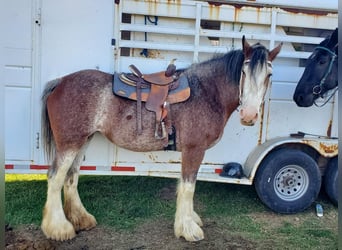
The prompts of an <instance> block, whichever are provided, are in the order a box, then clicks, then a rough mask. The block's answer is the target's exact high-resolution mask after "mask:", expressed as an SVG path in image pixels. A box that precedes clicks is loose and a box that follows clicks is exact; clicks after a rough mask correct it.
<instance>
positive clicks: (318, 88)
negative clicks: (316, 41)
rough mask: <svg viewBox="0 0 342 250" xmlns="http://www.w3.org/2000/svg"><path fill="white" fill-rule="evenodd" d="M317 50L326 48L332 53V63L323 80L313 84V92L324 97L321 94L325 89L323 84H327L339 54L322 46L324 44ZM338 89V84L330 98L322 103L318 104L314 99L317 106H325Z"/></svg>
mask: <svg viewBox="0 0 342 250" xmlns="http://www.w3.org/2000/svg"><path fill="white" fill-rule="evenodd" d="M315 50H324V51H327V52H328V53H329V54H330V55H331V59H330V63H329V67H328V69H327V71H326V72H325V74H324V76H323V78H322V80H321V81H320V82H319V84H317V85H315V86H313V88H312V93H313V94H314V95H320V96H321V97H323V95H321V93H322V89H323V86H324V84H325V81H326V79H327V77H328V75H329V74H330V73H331V70H332V67H333V64H334V62H335V60H336V58H337V55H336V53H335V52H333V51H332V50H330V49H328V48H326V47H322V46H318V47H316V48H315ZM337 89H338V86H336V87H335V88H334V90H333V92H332V94H331V95H330V96H329V98H328V99H327V100H326V101H325V102H324V103H323V104H322V105H317V103H316V101H314V104H315V105H316V106H317V107H322V106H324V105H325V104H326V103H327V102H329V101H330V99H331V98H332V97H333V96H334V95H335V93H336V91H337Z"/></svg>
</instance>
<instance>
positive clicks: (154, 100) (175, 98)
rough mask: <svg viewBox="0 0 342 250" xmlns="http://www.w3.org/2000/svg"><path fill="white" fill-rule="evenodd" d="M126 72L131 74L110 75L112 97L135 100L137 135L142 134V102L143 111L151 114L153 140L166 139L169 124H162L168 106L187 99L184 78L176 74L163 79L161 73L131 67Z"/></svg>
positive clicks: (186, 85) (187, 88)
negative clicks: (128, 71) (111, 77)
mask: <svg viewBox="0 0 342 250" xmlns="http://www.w3.org/2000/svg"><path fill="white" fill-rule="evenodd" d="M129 69H130V71H131V72H132V73H115V74H114V81H113V92H114V94H116V95H118V96H121V97H125V98H128V99H131V100H135V101H137V131H138V134H141V133H142V117H141V108H142V104H141V103H142V102H145V108H146V109H147V110H149V111H152V112H155V122H156V129H155V138H156V139H165V138H167V137H168V133H170V131H171V130H172V129H171V125H170V124H171V122H170V121H168V124H167V128H166V125H165V120H166V118H167V115H168V114H169V113H170V109H169V105H170V104H173V103H178V102H183V101H185V100H187V99H188V98H189V96H190V88H189V84H188V80H187V77H186V76H185V75H183V74H181V73H179V72H175V73H174V74H172V75H171V76H165V71H160V72H157V73H152V74H142V73H141V72H140V70H138V68H137V67H136V66H134V65H130V66H129ZM169 116H170V115H169ZM168 118H169V117H168ZM167 131H169V132H167Z"/></svg>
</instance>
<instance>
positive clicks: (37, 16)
mask: <svg viewBox="0 0 342 250" xmlns="http://www.w3.org/2000/svg"><path fill="white" fill-rule="evenodd" d="M41 20H42V14H41V8H39V9H38V10H37V14H36V18H35V21H34V22H35V24H37V25H38V26H40V25H41Z"/></svg>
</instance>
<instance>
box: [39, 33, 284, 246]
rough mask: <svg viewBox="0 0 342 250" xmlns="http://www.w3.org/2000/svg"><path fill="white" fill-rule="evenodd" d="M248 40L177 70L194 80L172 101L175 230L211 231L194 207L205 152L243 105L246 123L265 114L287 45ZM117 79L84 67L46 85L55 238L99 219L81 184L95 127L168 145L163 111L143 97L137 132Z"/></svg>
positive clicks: (139, 143) (46, 218) (147, 146)
mask: <svg viewBox="0 0 342 250" xmlns="http://www.w3.org/2000/svg"><path fill="white" fill-rule="evenodd" d="M242 44H243V49H242V50H235V51H231V52H229V53H227V54H224V55H221V56H216V57H214V58H213V59H211V60H209V61H206V62H203V63H199V64H194V65H192V66H190V67H189V68H187V69H183V70H180V71H177V70H176V73H178V74H180V75H182V76H183V79H186V81H187V82H188V85H189V87H190V93H191V94H190V96H189V98H188V99H187V100H186V101H183V102H180V103H175V104H172V105H171V106H170V110H169V112H170V113H172V120H171V123H172V126H173V127H174V128H175V131H176V145H175V147H176V150H177V151H180V152H181V155H182V164H181V176H180V180H179V183H178V187H177V209H176V215H175V222H174V232H175V235H176V237H184V238H185V239H186V240H188V241H198V240H201V239H203V238H204V234H203V231H202V229H201V227H200V226H202V221H201V219H200V217H199V216H198V215H197V213H196V212H195V211H194V208H193V196H194V191H195V183H196V177H197V172H198V169H199V167H200V164H201V161H202V159H203V156H204V153H205V151H206V150H207V149H208V148H209V147H211V146H213V145H214V144H215V143H217V142H218V140H219V139H220V138H221V136H222V133H223V129H224V127H225V124H226V122H227V120H228V118H229V117H230V115H231V114H232V113H233V112H234V111H235V110H236V109H237V108H238V106H240V118H241V122H242V124H245V125H253V124H254V123H255V122H256V121H257V118H258V113H259V109H260V106H261V104H262V102H263V99H264V95H265V92H266V90H267V87H268V85H269V83H270V76H271V74H272V61H273V60H274V59H275V57H276V56H277V54H278V53H279V51H280V49H281V44H280V45H279V46H277V47H276V48H275V49H273V50H272V51H268V50H267V49H266V48H265V47H264V46H262V45H261V44H255V45H253V46H251V45H249V44H248V42H247V41H246V40H245V38H244V37H243V39H242ZM146 78H147V77H146ZM112 82H113V75H111V74H107V73H104V72H100V71H97V70H84V71H79V72H76V73H72V74H70V75H67V76H64V77H61V78H59V79H56V80H53V81H51V82H49V83H48V84H47V86H46V88H45V90H44V93H43V97H42V100H43V110H42V122H43V124H42V128H43V135H44V139H45V149H46V151H47V153H48V155H50V157H53V162H52V165H51V167H50V168H49V171H48V190H47V200H46V204H45V207H44V211H43V221H42V230H43V232H44V234H45V235H46V236H47V237H48V238H51V239H55V240H68V239H71V238H73V237H74V236H75V234H76V233H75V232H77V231H79V230H87V229H91V228H93V227H95V226H96V220H95V218H94V217H93V216H92V215H91V214H89V213H88V212H87V210H86V209H85V208H84V206H83V204H82V202H81V199H80V197H79V194H78V191H77V183H78V176H79V167H80V162H81V159H82V156H83V154H84V150H85V148H86V145H87V144H88V143H89V141H90V139H91V137H92V136H93V135H94V133H95V132H99V133H101V134H102V135H104V136H105V137H106V138H108V139H109V140H110V141H111V142H113V143H114V144H116V145H117V146H119V147H123V148H126V149H129V150H132V151H140V152H143V151H155V150H163V147H164V146H165V142H164V140H160V139H156V137H155V128H156V126H155V125H156V123H155V122H156V119H155V113H153V112H150V111H148V110H147V109H146V108H145V107H146V106H145V103H144V102H143V103H142V109H141V118H142V120H141V125H142V128H143V132H142V133H140V134H139V133H137V123H138V122H137V115H136V114H137V112H138V110H137V105H136V102H135V101H132V100H129V99H125V98H122V97H119V96H116V95H113V93H112ZM63 186H64V208H63V205H62V200H61V190H62V188H63Z"/></svg>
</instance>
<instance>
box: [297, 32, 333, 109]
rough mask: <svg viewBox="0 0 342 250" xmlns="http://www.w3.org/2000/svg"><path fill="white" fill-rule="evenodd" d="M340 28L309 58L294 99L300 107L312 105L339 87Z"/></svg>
mask: <svg viewBox="0 0 342 250" xmlns="http://www.w3.org/2000/svg"><path fill="white" fill-rule="evenodd" d="M337 41H338V28H336V29H335V31H334V32H333V33H332V34H331V36H329V37H328V38H326V39H325V40H324V41H323V42H321V43H320V44H319V46H317V47H316V48H315V50H314V52H313V53H312V54H311V56H310V57H309V58H308V61H307V65H306V67H305V70H304V73H303V75H302V77H301V78H300V80H299V82H298V85H297V87H296V90H295V92H294V95H293V100H294V101H295V102H296V104H297V105H298V106H299V107H310V106H312V105H313V104H314V102H315V100H316V99H317V98H319V97H324V96H325V94H326V93H327V91H329V90H332V89H335V88H336V87H337V84H338V81H337V55H338V54H337V53H338V46H337V45H338V43H337Z"/></svg>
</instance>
